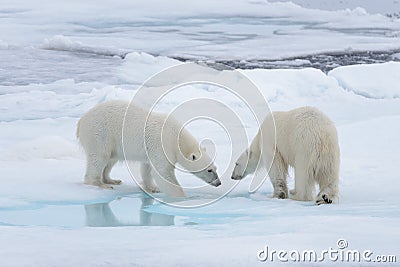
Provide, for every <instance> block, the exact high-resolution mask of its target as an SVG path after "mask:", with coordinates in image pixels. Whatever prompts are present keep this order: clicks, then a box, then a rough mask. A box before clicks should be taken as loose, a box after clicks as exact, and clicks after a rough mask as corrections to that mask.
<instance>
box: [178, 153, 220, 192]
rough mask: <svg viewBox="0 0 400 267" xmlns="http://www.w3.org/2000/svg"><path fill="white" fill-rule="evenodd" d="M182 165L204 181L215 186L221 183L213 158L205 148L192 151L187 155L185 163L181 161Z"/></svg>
mask: <svg viewBox="0 0 400 267" xmlns="http://www.w3.org/2000/svg"><path fill="white" fill-rule="evenodd" d="M181 165H182V166H183V167H184V168H185V169H186V170H187V171H189V172H191V173H192V174H194V175H196V176H197V177H199V178H200V179H202V180H203V181H204V182H206V183H208V184H210V185H212V186H215V187H217V186H220V185H221V181H220V180H219V178H218V174H217V167H215V165H214V163H213V160H212V159H211V157H210V156H209V155H208V153H207V151H206V150H205V149H204V148H202V147H200V149H198V150H197V151H192V152H191V153H190V154H189V155H188V156H186V157H185V160H184V163H183V164H182V163H181Z"/></svg>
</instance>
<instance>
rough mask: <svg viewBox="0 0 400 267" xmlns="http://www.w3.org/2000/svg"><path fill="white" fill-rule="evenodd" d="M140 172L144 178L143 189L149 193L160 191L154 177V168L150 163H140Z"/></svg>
mask: <svg viewBox="0 0 400 267" xmlns="http://www.w3.org/2000/svg"><path fill="white" fill-rule="evenodd" d="M140 174H141V176H142V180H143V184H142V185H143V189H144V190H145V191H146V192H149V193H159V192H160V189H158V187H157V185H156V184H155V183H154V178H153V177H152V168H151V165H150V164H149V163H142V164H141V165H140Z"/></svg>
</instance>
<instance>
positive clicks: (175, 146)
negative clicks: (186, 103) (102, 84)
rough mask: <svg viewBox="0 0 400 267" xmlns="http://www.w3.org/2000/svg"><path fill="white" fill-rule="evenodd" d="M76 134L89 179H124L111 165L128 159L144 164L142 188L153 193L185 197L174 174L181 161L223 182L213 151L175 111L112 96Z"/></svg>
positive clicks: (106, 184)
mask: <svg viewBox="0 0 400 267" xmlns="http://www.w3.org/2000/svg"><path fill="white" fill-rule="evenodd" d="M125 116H126V117H125ZM124 117H125V118H126V119H125V121H124ZM124 123H125V125H123V124H124ZM76 135H77V138H78V139H79V141H80V143H81V145H82V147H83V149H84V151H85V153H86V159H87V167H86V175H85V184H90V185H96V186H99V187H102V188H112V186H111V185H113V184H120V183H121V181H120V180H113V179H111V178H110V172H111V169H112V167H113V166H114V164H115V163H116V162H118V161H123V160H129V161H137V162H140V163H141V175H142V179H143V187H144V189H145V190H146V191H149V192H159V190H161V191H162V192H164V193H165V194H167V195H169V196H173V197H183V196H184V192H183V190H182V188H181V186H180V185H179V182H178V181H177V179H176V177H175V173H174V169H175V166H176V164H179V165H181V166H182V167H183V168H184V169H185V170H187V171H189V172H191V173H193V174H194V175H196V176H197V177H199V178H201V179H202V180H204V181H205V182H207V183H209V184H211V185H213V186H216V187H217V186H219V185H221V181H220V180H219V178H218V175H217V172H216V167H215V166H214V164H213V161H212V160H211V158H210V157H209V155H208V154H207V153H206V151H205V150H204V149H202V148H201V147H200V146H199V143H198V142H197V140H196V139H195V138H194V137H193V136H192V135H191V134H190V133H189V131H187V130H186V129H185V128H183V127H182V125H181V124H179V123H178V121H177V120H175V119H174V118H173V117H172V116H166V115H164V114H160V113H156V112H149V111H147V110H145V109H143V108H141V107H138V106H135V105H133V104H129V103H128V102H125V101H117V100H116V101H109V102H105V103H101V104H98V105H97V106H95V107H93V108H92V109H91V110H89V111H88V112H87V113H86V114H84V115H83V116H82V118H81V119H80V120H79V122H78V126H77V133H76ZM154 181H155V183H154ZM157 186H158V187H157ZM158 188H159V189H158Z"/></svg>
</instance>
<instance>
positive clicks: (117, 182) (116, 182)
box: [104, 178, 122, 185]
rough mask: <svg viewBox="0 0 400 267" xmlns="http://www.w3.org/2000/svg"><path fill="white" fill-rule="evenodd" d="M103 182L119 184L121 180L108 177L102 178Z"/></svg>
mask: <svg viewBox="0 0 400 267" xmlns="http://www.w3.org/2000/svg"><path fill="white" fill-rule="evenodd" d="M104 183H105V184H115V185H119V184H121V183H122V181H121V180H114V179H111V178H109V179H105V180H104Z"/></svg>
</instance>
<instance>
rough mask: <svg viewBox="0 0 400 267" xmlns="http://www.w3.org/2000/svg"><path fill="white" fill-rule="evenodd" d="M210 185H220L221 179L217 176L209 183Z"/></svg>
mask: <svg viewBox="0 0 400 267" xmlns="http://www.w3.org/2000/svg"><path fill="white" fill-rule="evenodd" d="M210 185H212V186H215V187H218V186H220V185H221V180H220V179H219V178H218V177H217V178H216V179H215V180H214V181H212V182H211V183H210Z"/></svg>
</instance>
